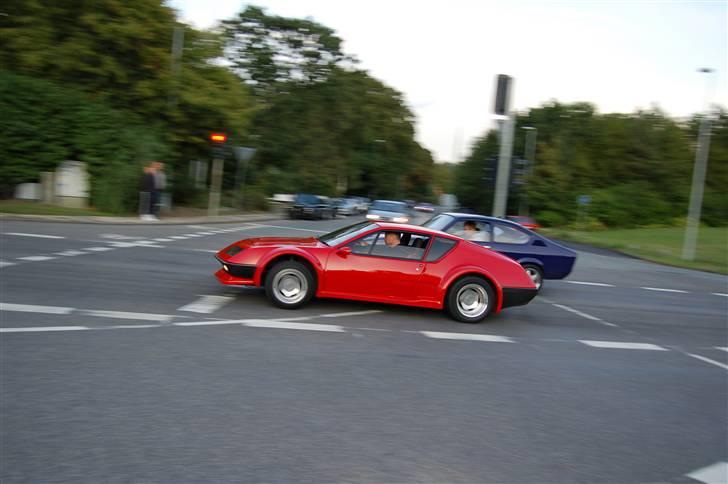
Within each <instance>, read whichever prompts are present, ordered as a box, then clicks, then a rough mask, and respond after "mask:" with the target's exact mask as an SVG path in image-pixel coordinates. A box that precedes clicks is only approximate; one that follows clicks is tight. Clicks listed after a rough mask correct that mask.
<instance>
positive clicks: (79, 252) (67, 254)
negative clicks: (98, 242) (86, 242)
mask: <svg viewBox="0 0 728 484" xmlns="http://www.w3.org/2000/svg"><path fill="white" fill-rule="evenodd" d="M85 253H86V252H84V251H82V250H64V251H63V252H56V255H62V256H65V257H73V256H76V255H84V254H85Z"/></svg>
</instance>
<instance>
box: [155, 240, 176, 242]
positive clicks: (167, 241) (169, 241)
mask: <svg viewBox="0 0 728 484" xmlns="http://www.w3.org/2000/svg"><path fill="white" fill-rule="evenodd" d="M154 241H155V242H172V239H154Z"/></svg>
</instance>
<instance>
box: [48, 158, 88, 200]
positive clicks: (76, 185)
mask: <svg viewBox="0 0 728 484" xmlns="http://www.w3.org/2000/svg"><path fill="white" fill-rule="evenodd" d="M55 195H56V204H57V205H60V206H62V207H72V208H87V207H88V198H89V177H88V172H87V171H86V163H83V162H81V161H64V162H63V163H61V164H60V165H59V166H58V168H57V169H56V176H55Z"/></svg>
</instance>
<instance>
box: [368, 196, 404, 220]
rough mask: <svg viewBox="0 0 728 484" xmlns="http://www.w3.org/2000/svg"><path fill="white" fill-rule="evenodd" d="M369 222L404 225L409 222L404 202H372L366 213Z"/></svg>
mask: <svg viewBox="0 0 728 484" xmlns="http://www.w3.org/2000/svg"><path fill="white" fill-rule="evenodd" d="M367 218H368V219H369V220H374V221H381V222H394V223H399V224H406V223H407V222H409V221H410V212H409V209H408V208H407V204H406V203H404V202H395V201H393V200H374V201H373V202H372V204H371V205H370V206H369V210H368V211H367Z"/></svg>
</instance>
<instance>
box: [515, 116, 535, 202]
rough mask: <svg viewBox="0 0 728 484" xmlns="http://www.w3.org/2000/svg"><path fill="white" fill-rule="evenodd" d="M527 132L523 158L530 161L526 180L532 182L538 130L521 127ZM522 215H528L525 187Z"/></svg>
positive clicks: (523, 187) (522, 188) (523, 188)
mask: <svg viewBox="0 0 728 484" xmlns="http://www.w3.org/2000/svg"><path fill="white" fill-rule="evenodd" d="M521 129H523V130H525V131H526V143H525V145H524V147H523V158H524V159H525V160H526V161H528V170H527V175H526V179H527V180H529V181H530V180H531V176H532V175H533V164H534V163H535V162H536V137H537V136H538V129H537V128H534V127H533V126H521ZM518 212H519V213H520V214H521V215H528V195H526V188H525V186H522V187H521V207H520V209H519V210H518Z"/></svg>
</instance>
